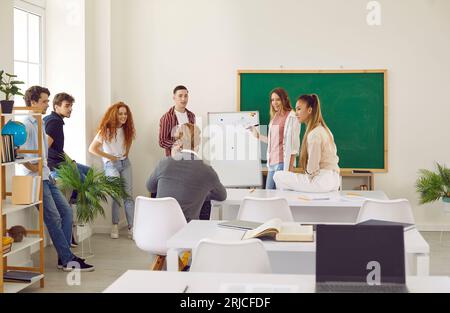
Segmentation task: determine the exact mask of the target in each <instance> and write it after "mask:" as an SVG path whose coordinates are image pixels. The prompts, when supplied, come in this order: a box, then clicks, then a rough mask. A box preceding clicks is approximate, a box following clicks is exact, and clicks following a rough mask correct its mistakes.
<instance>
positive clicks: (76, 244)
mask: <svg viewBox="0 0 450 313" xmlns="http://www.w3.org/2000/svg"><path fill="white" fill-rule="evenodd" d="M70 247H72V248H76V247H78V242H76V241H75V236H74V235H72V242H71V243H70Z"/></svg>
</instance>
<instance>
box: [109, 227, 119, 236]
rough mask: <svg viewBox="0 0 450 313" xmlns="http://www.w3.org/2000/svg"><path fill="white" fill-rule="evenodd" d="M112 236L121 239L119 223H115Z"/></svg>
mask: <svg viewBox="0 0 450 313" xmlns="http://www.w3.org/2000/svg"><path fill="white" fill-rule="evenodd" d="M111 238H112V239H119V225H117V224H114V225H113V226H112V228H111Z"/></svg>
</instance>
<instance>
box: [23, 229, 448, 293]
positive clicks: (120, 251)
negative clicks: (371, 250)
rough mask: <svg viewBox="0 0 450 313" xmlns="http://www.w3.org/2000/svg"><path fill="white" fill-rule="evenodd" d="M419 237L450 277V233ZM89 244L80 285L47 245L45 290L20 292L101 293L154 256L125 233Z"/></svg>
mask: <svg viewBox="0 0 450 313" xmlns="http://www.w3.org/2000/svg"><path fill="white" fill-rule="evenodd" d="M422 235H423V236H424V238H425V239H426V240H427V241H428V243H429V244H430V247H431V258H430V262H431V275H444V276H450V233H448V232H447V233H444V239H443V243H440V242H439V239H440V238H439V237H440V233H437V232H423V233H422ZM91 244H92V249H93V252H94V254H95V255H94V257H93V258H90V259H88V261H87V262H88V263H91V264H93V265H95V268H96V269H95V271H94V272H91V273H82V274H81V285H80V286H70V285H68V284H67V277H68V275H67V273H64V272H62V271H60V270H57V269H56V261H57V259H56V253H55V250H54V248H53V247H52V246H50V247H47V248H46V250H45V259H46V264H45V268H46V269H45V272H46V273H45V275H46V279H45V283H46V286H45V288H44V289H40V288H39V284H36V285H35V286H31V287H29V288H27V289H25V290H24V291H23V292H48V293H52V292H69V293H77V292H87V293H91V292H102V291H103V290H104V289H106V287H108V286H109V285H110V284H111V283H112V282H114V281H115V280H116V279H117V278H119V277H120V276H121V275H122V274H123V273H125V272H126V271H127V270H129V269H136V270H146V269H148V268H149V267H150V265H151V263H152V261H153V256H149V255H147V254H146V253H144V252H142V251H141V250H139V249H138V248H137V247H136V245H135V244H134V242H133V241H131V240H130V239H128V238H127V237H126V234H125V233H123V234H121V237H120V239H117V240H112V239H110V238H109V236H108V235H94V236H93V237H92V238H91ZM79 250H80V248H77V249H75V250H74V252H75V253H76V254H77V255H79V256H80V255H81V252H79Z"/></svg>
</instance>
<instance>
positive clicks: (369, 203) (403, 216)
mask: <svg viewBox="0 0 450 313" xmlns="http://www.w3.org/2000/svg"><path fill="white" fill-rule="evenodd" d="M371 219H373V220H383V221H389V222H398V223H409V224H415V222H414V216H413V213H412V208H411V204H410V203H409V201H408V200H406V199H398V200H385V201H382V200H366V201H365V202H364V203H363V205H362V206H361V209H360V210H359V214H358V218H357V221H356V222H357V223H360V222H364V221H367V220H371Z"/></svg>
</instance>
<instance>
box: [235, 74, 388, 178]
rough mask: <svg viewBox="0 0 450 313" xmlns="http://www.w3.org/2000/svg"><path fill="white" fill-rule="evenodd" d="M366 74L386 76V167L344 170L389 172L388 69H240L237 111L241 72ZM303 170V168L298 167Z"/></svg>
mask: <svg viewBox="0 0 450 313" xmlns="http://www.w3.org/2000/svg"><path fill="white" fill-rule="evenodd" d="M341 73H342V74H352V73H353V74H355V73H356V74H364V73H377V74H383V77H384V168H383V169H379V168H378V169H373V168H357V169H353V168H342V169H341V170H343V171H353V170H357V171H371V172H373V173H387V172H388V171H389V164H388V70H387V69H366V70H238V71H237V102H236V103H237V111H238V112H240V111H241V74H341ZM297 170H301V169H297Z"/></svg>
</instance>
